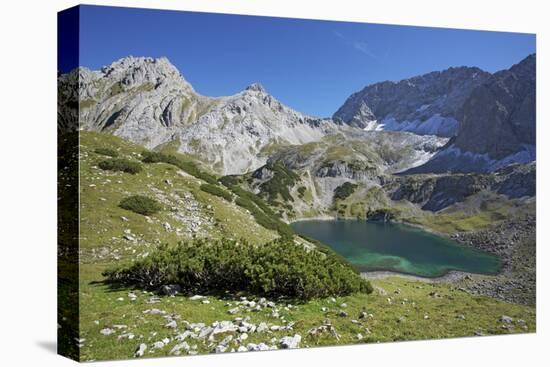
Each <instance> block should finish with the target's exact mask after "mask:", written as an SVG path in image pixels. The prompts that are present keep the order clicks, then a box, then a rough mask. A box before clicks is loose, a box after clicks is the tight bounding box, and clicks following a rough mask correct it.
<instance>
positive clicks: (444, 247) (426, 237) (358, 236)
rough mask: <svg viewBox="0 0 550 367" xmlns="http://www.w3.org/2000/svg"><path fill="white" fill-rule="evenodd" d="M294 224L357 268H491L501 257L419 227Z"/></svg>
mask: <svg viewBox="0 0 550 367" xmlns="http://www.w3.org/2000/svg"><path fill="white" fill-rule="evenodd" d="M291 226H292V228H294V230H295V231H296V232H297V233H299V234H302V235H305V236H307V237H310V238H313V239H316V240H319V241H321V242H323V243H325V244H326V245H328V246H330V247H331V248H332V249H333V250H334V251H335V252H336V253H338V254H340V255H342V256H343V257H345V258H346V259H347V260H348V261H349V262H351V263H352V264H353V265H355V266H356V267H357V268H358V269H359V270H361V271H374V270H388V271H395V272H400V273H407V274H412V275H419V276H423V277H438V276H441V275H444V274H445V273H447V272H448V271H449V270H462V271H466V272H470V273H478V274H496V273H498V271H499V269H500V266H501V263H500V260H499V259H498V258H497V257H496V256H494V255H492V254H488V253H485V252H482V251H478V250H475V249H471V248H468V247H465V246H461V245H459V244H457V243H456V242H454V241H451V240H449V239H447V238H444V237H441V236H437V235H434V234H432V233H429V232H426V231H423V230H421V229H418V228H415V227H411V226H407V225H403V224H393V223H377V222H367V221H364V220H363V221H361V220H310V221H300V222H295V223H292V224H291Z"/></svg>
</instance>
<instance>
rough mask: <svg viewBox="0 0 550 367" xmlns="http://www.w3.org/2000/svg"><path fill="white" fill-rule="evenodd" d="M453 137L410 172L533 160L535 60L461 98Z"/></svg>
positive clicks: (461, 169) (502, 73)
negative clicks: (455, 133) (421, 164)
mask: <svg viewBox="0 0 550 367" xmlns="http://www.w3.org/2000/svg"><path fill="white" fill-rule="evenodd" d="M458 119H459V121H460V125H459V128H458V132H457V135H456V137H454V138H453V139H452V140H451V141H450V142H449V143H448V144H447V147H446V149H444V150H442V151H441V152H439V153H438V154H437V155H436V156H435V157H433V158H432V160H431V161H429V162H427V163H426V164H425V165H423V166H420V167H418V168H415V169H414V172H417V173H418V172H446V171H457V172H471V171H481V172H484V171H494V170H496V169H499V168H501V167H504V166H506V165H509V164H511V163H527V162H531V161H534V160H535V158H536V152H535V143H536V60H535V55H530V56H528V57H526V58H525V59H523V60H522V61H521V62H519V63H518V64H516V65H514V66H512V67H511V68H510V69H507V70H502V71H499V72H497V73H495V74H493V75H492V76H491V77H490V78H488V79H487V80H486V81H485V82H484V83H482V84H481V85H479V86H478V87H476V88H475V89H474V90H473V91H472V93H471V94H470V95H469V96H468V98H467V99H466V100H465V102H464V104H463V107H462V108H461V110H460V112H459V114H458Z"/></svg>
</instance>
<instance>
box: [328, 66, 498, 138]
mask: <svg viewBox="0 0 550 367" xmlns="http://www.w3.org/2000/svg"><path fill="white" fill-rule="evenodd" d="M489 76H490V74H489V73H487V72H485V71H483V70H481V69H479V68H476V67H465V66H462V67H453V68H448V69H446V70H443V71H434V72H431V73H427V74H424V75H420V76H415V77H412V78H409V79H403V80H400V81H397V82H392V81H384V82H380V83H375V84H371V85H368V86H366V87H365V88H363V89H362V90H361V91H359V92H357V93H354V94H352V95H351V96H350V97H349V98H348V99H347V100H346V102H345V103H344V104H343V105H342V107H340V108H339V109H338V111H336V113H335V114H334V116H333V117H334V118H335V119H338V120H340V121H343V122H344V123H347V124H348V125H351V126H355V127H359V128H362V129H365V130H392V131H409V132H413V133H416V134H421V135H438V136H444V137H451V136H453V135H455V134H456V131H457V128H458V121H457V120H458V119H457V115H458V112H459V111H460V108H461V107H462V104H463V103H464V101H465V100H466V98H467V97H468V96H469V95H470V93H471V91H472V90H473V89H474V88H476V87H477V86H479V85H480V84H481V83H483V82H484V81H485V80H486V79H487V78H488V77H489Z"/></svg>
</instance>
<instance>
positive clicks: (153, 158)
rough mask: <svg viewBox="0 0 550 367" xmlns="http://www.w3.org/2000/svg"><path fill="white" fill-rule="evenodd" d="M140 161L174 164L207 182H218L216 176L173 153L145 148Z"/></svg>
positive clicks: (214, 183)
mask: <svg viewBox="0 0 550 367" xmlns="http://www.w3.org/2000/svg"><path fill="white" fill-rule="evenodd" d="M141 157H142V159H141V161H142V162H143V163H159V162H162V163H167V164H171V165H174V166H176V167H178V168H180V169H182V170H184V171H185V172H187V173H189V174H190V175H191V176H195V177H196V178H199V179H201V180H203V181H206V182H208V183H209V184H212V185H216V184H217V183H218V180H217V179H216V177H214V176H212V175H211V174H209V173H206V172H204V171H201V169H200V168H199V167H197V165H196V164H195V163H193V162H190V161H185V160H183V159H181V158H179V157H176V156H175V155H171V154H164V153H159V152H152V151H149V150H145V151H143V152H142V153H141Z"/></svg>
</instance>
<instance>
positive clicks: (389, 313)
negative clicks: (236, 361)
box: [80, 133, 535, 360]
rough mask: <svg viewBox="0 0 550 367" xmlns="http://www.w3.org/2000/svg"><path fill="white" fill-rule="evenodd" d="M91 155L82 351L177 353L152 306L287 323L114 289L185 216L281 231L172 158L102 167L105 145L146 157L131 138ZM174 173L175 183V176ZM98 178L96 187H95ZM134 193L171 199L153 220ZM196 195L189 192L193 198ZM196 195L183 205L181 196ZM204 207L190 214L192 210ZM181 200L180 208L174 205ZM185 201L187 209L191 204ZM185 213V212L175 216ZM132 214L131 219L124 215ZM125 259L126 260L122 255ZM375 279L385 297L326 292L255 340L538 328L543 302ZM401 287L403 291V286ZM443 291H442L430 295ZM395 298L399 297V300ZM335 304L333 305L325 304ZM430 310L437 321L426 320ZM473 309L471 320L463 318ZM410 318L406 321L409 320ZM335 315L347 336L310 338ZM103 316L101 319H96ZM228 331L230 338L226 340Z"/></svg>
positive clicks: (87, 162)
mask: <svg viewBox="0 0 550 367" xmlns="http://www.w3.org/2000/svg"><path fill="white" fill-rule="evenodd" d="M81 145H82V162H81V217H82V222H81V239H82V241H81V251H82V254H81V262H82V266H81V270H80V272H81V279H80V307H81V325H80V326H81V332H82V334H81V338H85V339H86V340H85V342H84V343H83V344H84V345H83V346H82V348H81V357H82V359H83V360H100V359H116V358H130V357H132V355H133V352H134V350H135V348H136V347H137V346H138V345H139V344H140V343H146V344H148V346H149V348H148V350H147V352H146V356H162V355H167V354H168V352H169V351H170V349H171V348H172V347H173V346H174V345H175V344H176V343H177V342H175V341H173V340H172V341H171V342H170V344H169V345H168V346H167V347H165V348H163V349H160V350H156V351H154V352H152V349H151V348H150V346H151V344H152V343H153V342H155V341H158V340H161V339H163V338H164V337H168V338H172V337H174V336H175V335H176V334H175V332H174V331H173V330H170V329H167V328H165V327H164V325H165V324H166V321H165V319H164V318H163V317H162V316H159V315H146V314H143V311H144V310H146V309H151V308H159V309H161V310H165V311H167V312H168V313H172V314H175V315H179V316H180V317H181V320H187V321H189V322H205V323H211V322H213V321H222V320H231V319H232V318H234V317H235V316H250V317H251V322H254V323H259V322H261V321H265V322H268V323H269V324H278V325H281V324H282V320H281V319H276V318H273V317H272V316H271V314H270V312H268V311H267V310H264V311H260V312H250V313H248V312H244V313H240V314H237V315H229V314H228V313H227V310H228V309H229V308H231V306H227V305H226V303H227V302H232V301H231V300H229V301H228V300H220V299H217V298H214V297H209V299H210V301H211V303H210V304H202V303H200V302H198V301H191V300H189V299H188V298H186V297H182V296H178V297H161V302H160V303H157V304H148V303H146V301H147V299H149V297H150V296H151V295H150V294H144V293H142V292H141V291H135V294H136V295H137V296H138V297H137V299H136V300H135V301H131V300H130V299H129V298H128V292H129V291H130V290H128V289H120V290H113V289H110V288H108V287H107V286H106V285H104V284H103V283H101V281H102V280H103V277H102V275H101V273H102V271H103V270H104V269H106V268H108V267H109V266H112V265H114V264H116V263H117V262H118V261H124V260H131V259H132V258H135V257H136V256H140V255H141V254H143V253H146V252H147V251H148V249H149V248H151V247H152V246H155V245H156V244H157V243H159V242H174V241H177V240H180V239H184V238H186V237H185V235H182V236H178V235H177V234H176V232H175V230H174V229H175V228H181V229H182V231H181V232H182V233H187V231H186V230H187V228H186V226H185V223H183V222H181V221H179V220H177V218H176V217H177V215H182V216H185V215H190V216H199V217H201V218H203V220H202V221H203V222H205V223H206V222H208V218H210V217H212V216H213V217H214V218H215V220H214V222H213V223H210V224H203V225H202V226H199V228H202V229H199V230H198V232H197V235H205V234H206V233H208V235H209V236H212V237H218V236H222V235H224V236H228V237H235V238H237V237H245V238H247V239H249V240H250V241H255V242H259V243H263V242H266V241H268V240H269V239H272V238H274V237H275V236H276V234H275V232H273V231H268V230H266V229H264V228H263V227H261V226H259V225H257V224H256V223H255V222H254V220H253V219H252V217H251V216H250V215H249V214H248V213H246V211H244V210H243V209H242V208H239V207H237V206H236V205H234V204H228V203H227V202H225V201H223V199H221V198H219V197H215V196H212V195H210V194H207V193H205V192H202V191H200V190H199V186H200V183H201V182H200V181H199V180H197V179H195V178H193V177H189V176H186V175H181V174H178V171H179V170H178V169H177V168H175V167H172V166H170V165H166V164H161V163H159V164H150V165H144V170H143V171H142V172H141V173H139V174H137V175H130V174H126V173H120V172H118V173H112V172H105V171H102V170H100V169H98V168H95V164H96V163H97V162H98V161H99V160H101V159H104V158H105V157H102V156H99V155H97V154H95V153H93V152H94V150H95V149H96V148H98V147H108V148H113V149H115V150H117V151H118V152H119V156H122V157H126V158H132V159H136V160H137V159H138V157H137V154H138V153H139V152H140V151H141V148H140V147H138V146H135V145H133V144H130V143H126V142H124V141H122V140H120V139H118V138H116V137H113V136H109V135H104V134H95V133H82V138H81ZM167 180H168V181H167ZM90 185H95V186H90ZM133 194H145V195H149V196H153V197H156V198H157V199H159V200H161V201H164V204H165V206H166V208H167V209H168V210H164V211H162V212H161V213H159V214H156V215H154V216H151V218H150V222H149V221H147V219H146V218H145V217H143V216H141V215H138V214H134V213H132V212H129V211H126V210H123V209H121V208H119V207H118V203H119V201H120V199H122V198H123V197H125V196H128V195H133ZM186 196H187V197H189V196H190V199H185V197H186ZM182 198H183V199H184V200H186V201H185V203H184V204H181V203H180V204H178V200H179V199H182ZM191 204H193V205H194V206H195V207H196V208H195V207H194V208H192V209H190V210H191V211H186V210H187V209H189V207H192V206H193V205H191ZM178 206H179V207H180V209H178V211H177V212H173V211H171V210H170V208H172V207H178ZM182 206H183V207H185V208H184V209H182V208H181V207H182ZM173 214H176V217H175V216H174V215H173ZM121 217H125V218H127V219H128V221H124V220H123V219H121ZM165 222H168V223H169V224H170V226H171V228H172V231H167V230H166V229H165V228H164V226H163V223H165ZM125 230H130V233H131V236H132V237H134V238H135V239H136V240H135V241H128V240H126V239H123V236H124V234H125V232H124V231H125ZM117 259H120V260H117ZM373 284H374V285H375V286H377V287H379V288H382V289H384V291H383V293H385V294H384V295H382V294H377V293H380V292H376V291H375V293H374V294H372V295H370V296H365V295H355V296H349V297H343V298H339V299H337V300H336V303H333V302H331V301H330V299H322V300H315V301H311V302H308V303H306V304H302V305H298V306H297V308H294V309H290V310H288V311H287V310H285V309H284V308H283V307H281V310H280V314H281V315H283V316H285V319H286V320H288V321H295V322H296V324H295V325H294V330H293V331H286V332H284V331H277V332H273V333H263V334H257V333H254V334H250V336H249V339H248V340H247V341H246V342H247V343H248V342H254V343H258V342H265V343H268V344H271V343H270V342H269V341H270V339H271V338H273V337H276V338H280V337H282V336H285V335H294V334H295V333H297V334H300V335H301V336H302V338H303V339H302V344H301V345H302V347H303V346H316V345H334V344H349V343H363V342H377V341H392V340H411V339H426V338H439V337H458V336H471V335H473V334H474V333H475V332H476V331H481V332H483V333H484V334H502V333H512V332H525V331H534V330H535V309H534V307H529V306H523V305H513V304H508V303H505V302H502V301H498V300H495V299H491V298H487V297H481V296H471V295H469V294H467V293H464V292H462V291H460V290H457V289H454V288H453V287H452V286H448V285H442V284H437V285H436V284H424V283H421V282H415V281H410V280H405V279H398V278H390V279H380V280H375V281H374V282H373ZM396 290H397V291H398V292H399V294H396V293H395V291H396ZM432 292H436V293H437V294H438V295H439V297H437V296H430V293H432ZM388 298H391V303H389V301H388ZM343 302H345V303H347V307H346V308H345V311H346V312H348V313H349V317H339V316H337V315H336V312H337V311H338V310H340V309H341V308H340V307H339V305H340V304H341V303H343ZM322 307H328V308H329V312H328V313H324V312H322V311H321V308H322ZM363 308H365V309H366V311H367V312H368V313H369V314H372V317H369V318H368V319H367V320H366V321H361V323H360V324H354V323H352V322H351V320H352V319H357V318H358V313H359V312H360V311H361V310H362V309H363ZM503 314H506V315H509V316H511V317H513V318H515V319H516V318H519V319H523V320H525V321H526V329H524V328H523V326H521V325H519V324H515V323H514V324H513V325H512V326H513V327H512V328H502V324H501V323H500V322H499V321H498V318H499V317H500V316H501V315H503ZM424 315H427V316H428V318H425V317H424ZM459 315H463V316H464V317H465V319H461V318H459V317H458V316H459ZM400 318H402V319H401V320H400ZM325 320H330V322H331V323H332V324H333V325H334V327H335V328H336V330H337V332H338V333H339V334H340V335H341V337H340V339H339V340H336V339H335V338H334V337H331V336H330V335H328V334H324V335H323V336H320V337H318V338H316V337H310V336H307V335H308V334H307V331H308V330H309V329H310V328H312V327H314V326H319V325H321V324H322V323H323V322H324V321H325ZM96 321H97V323H96ZM120 324H122V325H126V326H127V329H125V330H118V331H117V332H116V333H115V334H112V335H109V336H104V335H101V334H100V332H99V331H100V330H101V329H103V328H105V327H113V325H120ZM123 332H132V333H133V334H135V338H134V339H133V340H127V339H121V340H118V339H117V337H118V336H119V335H120V334H122V333H123ZM358 333H361V334H362V335H363V336H364V339H363V340H361V341H359V340H357V338H356V335H357V334H358ZM221 338H222V337H221V336H220V337H219V338H218V340H220V339H221ZM189 344H190V345H197V350H198V352H200V353H206V352H210V351H211V350H212V348H213V347H214V346H215V345H216V344H213V345H209V344H208V343H201V342H195V341H192V340H191V341H189Z"/></svg>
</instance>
